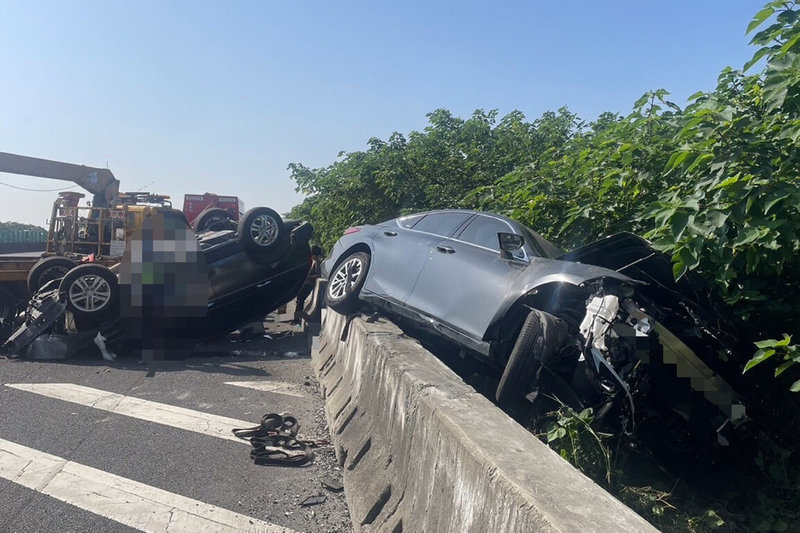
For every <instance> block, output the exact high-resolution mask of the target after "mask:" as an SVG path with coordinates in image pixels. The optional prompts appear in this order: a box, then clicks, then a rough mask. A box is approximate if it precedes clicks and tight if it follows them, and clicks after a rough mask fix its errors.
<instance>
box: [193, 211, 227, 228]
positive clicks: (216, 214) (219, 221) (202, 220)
mask: <svg viewBox="0 0 800 533" xmlns="http://www.w3.org/2000/svg"><path fill="white" fill-rule="evenodd" d="M232 222H233V218H231V214H230V213H228V212H227V211H226V210H224V209H221V208H219V207H209V208H208V209H206V210H205V211H203V212H202V213H200V214H199V215H197V218H196V219H194V224H192V229H193V230H194V232H195V233H200V232H201V231H206V230H209V229H218V228H217V226H222V227H223V228H224V227H226V226H228V225H229V224H231V223H232Z"/></svg>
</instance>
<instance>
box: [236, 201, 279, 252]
mask: <svg viewBox="0 0 800 533" xmlns="http://www.w3.org/2000/svg"><path fill="white" fill-rule="evenodd" d="M283 233H284V231H283V220H282V219H281V216H280V215H279V214H278V213H276V212H275V211H273V210H272V209H270V208H268V207H254V208H253V209H251V210H249V211H248V212H247V213H245V214H244V216H243V217H242V219H241V220H240V221H239V240H240V241H241V242H242V243H243V244H244V246H245V248H246V249H247V250H248V251H250V252H251V253H253V254H255V255H259V254H262V253H264V252H268V251H270V250H273V249H274V248H276V247H277V245H278V243H280V241H281V239H282V238H283Z"/></svg>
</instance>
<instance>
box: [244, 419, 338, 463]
mask: <svg viewBox="0 0 800 533" xmlns="http://www.w3.org/2000/svg"><path fill="white" fill-rule="evenodd" d="M299 430H300V423H299V422H298V421H297V418H295V417H294V416H292V415H291V414H289V413H280V414H278V413H267V414H265V415H264V416H263V417H261V423H260V424H259V425H258V426H254V427H250V428H242V429H234V430H233V434H234V435H235V436H236V437H239V438H240V439H243V440H246V441H248V442H249V443H250V444H251V445H252V446H253V449H252V450H250V458H251V459H253V462H254V463H255V464H257V465H285V466H301V465H304V464H306V463H308V462H309V461H311V460H312V459H313V458H314V452H313V450H312V448H316V447H318V446H325V445H328V444H330V443H329V442H328V441H327V440H302V439H298V438H297V433H298V431H299Z"/></svg>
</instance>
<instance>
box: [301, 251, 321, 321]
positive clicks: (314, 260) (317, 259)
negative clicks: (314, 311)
mask: <svg viewBox="0 0 800 533" xmlns="http://www.w3.org/2000/svg"><path fill="white" fill-rule="evenodd" d="M321 265H322V248H320V247H319V246H317V245H314V246H312V247H311V269H310V270H309V271H308V277H307V278H306V281H305V283H303V286H302V288H301V289H300V292H298V293H297V299H296V300H295V307H294V322H295V323H299V322H300V319H302V318H308V317H307V316H305V313H304V312H303V309H304V308H305V306H306V298H308V295H309V294H311V292H312V291H313V290H314V286H315V285H316V284H317V279H318V278H319V277H320V266H321Z"/></svg>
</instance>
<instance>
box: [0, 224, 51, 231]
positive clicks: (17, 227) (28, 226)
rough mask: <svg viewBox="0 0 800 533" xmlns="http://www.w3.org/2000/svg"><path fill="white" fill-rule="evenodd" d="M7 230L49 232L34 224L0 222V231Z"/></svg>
mask: <svg viewBox="0 0 800 533" xmlns="http://www.w3.org/2000/svg"><path fill="white" fill-rule="evenodd" d="M6 230H9V231H16V230H28V231H47V230H46V229H45V228H42V227H40V226H36V225H34V224H23V223H21V222H0V231H6Z"/></svg>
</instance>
